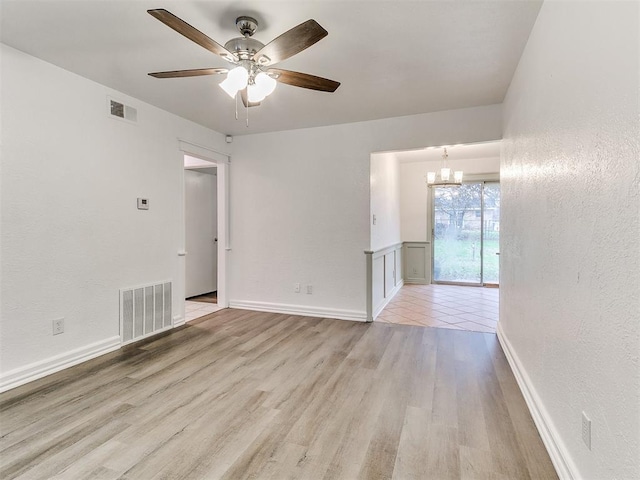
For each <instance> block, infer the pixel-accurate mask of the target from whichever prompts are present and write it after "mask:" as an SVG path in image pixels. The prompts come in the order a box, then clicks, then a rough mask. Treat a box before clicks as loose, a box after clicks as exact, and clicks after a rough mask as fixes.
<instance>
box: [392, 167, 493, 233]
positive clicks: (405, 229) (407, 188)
mask: <svg viewBox="0 0 640 480" xmlns="http://www.w3.org/2000/svg"><path fill="white" fill-rule="evenodd" d="M440 167H441V164H440V161H420V162H403V163H400V217H401V237H402V241H403V242H430V241H431V238H430V236H429V235H428V231H429V227H428V225H427V223H428V221H427V219H428V217H429V212H430V209H431V195H430V190H429V188H428V187H427V184H426V175H427V172H430V171H431V172H439V171H440ZM451 167H452V168H455V169H459V170H462V171H464V174H465V175H466V176H467V178H468V176H469V175H479V174H497V173H499V172H500V158H499V157H495V158H474V159H460V160H456V161H455V162H451Z"/></svg>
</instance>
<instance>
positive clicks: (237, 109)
mask: <svg viewBox="0 0 640 480" xmlns="http://www.w3.org/2000/svg"><path fill="white" fill-rule="evenodd" d="M236 120H238V93H237V92H236Z"/></svg>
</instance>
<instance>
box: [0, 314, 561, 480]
mask: <svg viewBox="0 0 640 480" xmlns="http://www.w3.org/2000/svg"><path fill="white" fill-rule="evenodd" d="M0 415H1V416H0V420H1V424H0V434H1V438H0V455H1V464H0V478H3V479H10V478H24V479H54V478H55V479H116V478H121V479H136V480H140V479H142V480H145V479H152V478H164V479H182V478H185V479H187V478H188V479H216V478H222V479H245V478H255V479H278V480H280V479H347V480H350V479H386V478H388V479H399V480H405V479H407V480H411V479H458V478H463V479H483V478H487V479H488V478H491V479H547V478H549V479H553V478H557V477H556V475H555V472H554V470H553V467H552V464H551V462H550V460H549V457H548V455H547V453H546V451H545V449H544V446H543V444H542V442H541V440H540V437H539V435H538V433H537V431H536V429H535V426H534V424H533V421H532V419H531V417H530V415H529V413H528V411H527V408H526V405H525V402H524V400H523V398H522V395H521V394H520V391H519V390H518V387H517V384H516V382H515V379H514V377H513V375H512V373H511V371H510V369H509V367H508V364H507V362H506V360H505V357H504V354H503V352H502V350H501V349H500V346H499V345H498V343H497V340H496V337H495V335H491V334H484V333H473V332H465V331H457V330H446V329H436V328H429V327H417V326H404V325H390V324H379V323H374V324H363V323H357V322H348V321H341V320H329V319H314V318H306V317H295V316H285V315H278V314H269V313H258V312H248V311H243V310H228V309H227V310H223V311H220V312H217V313H215V314H212V315H210V316H208V317H205V318H204V319H201V320H197V321H195V322H193V323H191V324H190V325H188V326H186V327H183V328H180V329H177V330H175V331H172V332H171V333H169V334H165V335H164V336H161V337H159V338H158V337H156V338H155V339H153V340H151V341H147V342H144V343H139V344H136V345H134V346H133V347H129V348H127V349H125V350H124V351H119V352H114V353H112V354H109V355H105V356H103V357H100V358H98V359H95V360H92V361H90V362H87V363H85V364H82V365H79V366H76V367H73V368H70V369H68V370H65V371H63V372H60V373H57V374H54V375H52V376H49V377H47V378H45V379H41V380H39V381H36V382H33V383H31V384H29V385H25V386H23V387H20V388H17V389H14V390H11V391H9V392H6V393H4V394H2V395H0Z"/></svg>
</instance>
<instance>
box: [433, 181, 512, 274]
mask: <svg viewBox="0 0 640 480" xmlns="http://www.w3.org/2000/svg"><path fill="white" fill-rule="evenodd" d="M462 183H482V192H481V195H480V226H481V227H480V238H481V242H480V259H481V260H480V282H447V281H436V280H435V278H434V272H433V269H434V267H435V253H436V252H435V189H434V188H430V189H429V190H430V192H429V203H430V204H431V205H430V208H429V209H428V212H427V213H428V215H429V216H428V219H427V228H428V229H429V230H430V231H427V238H430V239H431V283H432V284H436V285H461V286H465V287H484V286H485V285H487V286H493V287H496V286H497V284H485V283H484V255H483V254H484V251H483V250H484V235H483V233H482V226H483V225H484V185H485V184H486V183H498V184H500V174H499V173H495V174H478V175H466V178H465V180H464V181H463V182H462Z"/></svg>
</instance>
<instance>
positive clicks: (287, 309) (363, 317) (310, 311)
mask: <svg viewBox="0 0 640 480" xmlns="http://www.w3.org/2000/svg"><path fill="white" fill-rule="evenodd" d="M229 307H230V308H242V309H245V310H256V311H258V312H270V313H282V314H285V315H302V316H305V317H320V318H336V319H338V320H352V321H356V322H366V321H367V312H364V311H362V312H361V311H358V310H342V309H338V308H324V307H309V306H306V305H288V304H284V303H268V302H253V301H249V300H230V301H229Z"/></svg>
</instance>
